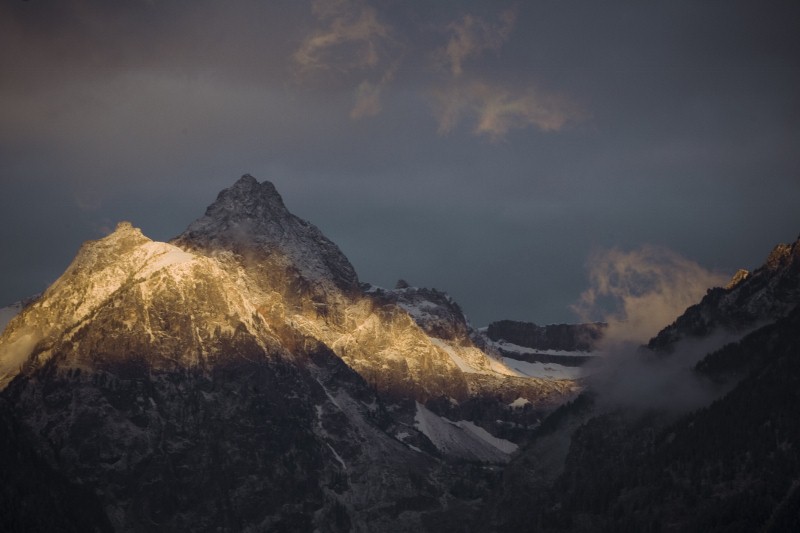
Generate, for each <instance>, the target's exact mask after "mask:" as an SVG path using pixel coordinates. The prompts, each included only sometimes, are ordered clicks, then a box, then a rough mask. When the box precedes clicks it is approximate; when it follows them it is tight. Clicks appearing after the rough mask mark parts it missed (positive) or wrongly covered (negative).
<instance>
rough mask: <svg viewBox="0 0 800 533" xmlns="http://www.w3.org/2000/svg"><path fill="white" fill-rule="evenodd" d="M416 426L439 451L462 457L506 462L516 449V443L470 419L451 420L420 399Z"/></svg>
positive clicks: (415, 418)
mask: <svg viewBox="0 0 800 533" xmlns="http://www.w3.org/2000/svg"><path fill="white" fill-rule="evenodd" d="M414 425H415V427H416V428H417V429H418V430H419V431H420V432H422V433H423V434H424V435H425V436H426V437H428V439H429V440H430V441H431V442H432V443H433V445H434V446H436V448H437V449H438V450H439V451H441V452H442V453H444V454H445V455H449V456H451V457H456V458H459V459H467V460H472V461H483V462H489V463H505V462H508V461H509V459H510V454H512V453H514V452H515V451H516V450H517V445H516V444H514V443H513V442H510V441H507V440H505V439H499V438H497V437H495V436H493V435H492V434H491V433H489V432H488V431H486V430H485V429H483V428H481V427H478V426H476V425H475V424H474V423H472V422H470V421H468V420H460V421H458V422H453V421H452V420H448V419H447V418H444V417H441V416H439V415H437V414H435V413H433V412H432V411H430V410H429V409H427V408H426V407H425V406H424V405H422V404H420V403H419V402H417V412H416V415H415V416H414Z"/></svg>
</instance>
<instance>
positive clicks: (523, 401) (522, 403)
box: [508, 396, 531, 409]
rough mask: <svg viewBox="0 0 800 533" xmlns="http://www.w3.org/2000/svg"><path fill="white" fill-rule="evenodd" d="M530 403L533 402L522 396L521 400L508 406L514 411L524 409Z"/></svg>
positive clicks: (518, 399)
mask: <svg viewBox="0 0 800 533" xmlns="http://www.w3.org/2000/svg"><path fill="white" fill-rule="evenodd" d="M529 403H531V402H529V401H528V399H527V398H523V397H521V396H520V397H519V398H517V399H516V400H514V401H513V402H511V403H510V404H508V406H509V407H511V408H512V409H522V408H523V407H525V406H526V405H528V404H529Z"/></svg>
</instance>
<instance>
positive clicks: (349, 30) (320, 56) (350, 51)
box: [294, 0, 389, 70]
mask: <svg viewBox="0 0 800 533" xmlns="http://www.w3.org/2000/svg"><path fill="white" fill-rule="evenodd" d="M311 9H312V13H313V14H314V16H315V18H316V19H317V20H318V21H319V22H321V23H323V24H324V27H323V28H321V29H319V30H317V31H315V32H314V33H312V34H311V35H309V36H308V37H307V38H306V39H305V40H304V41H303V43H302V45H301V46H300V48H299V49H298V50H297V51H296V52H295V54H294V59H295V61H296V62H297V63H298V64H299V65H300V66H301V67H303V68H305V69H321V68H325V69H340V70H350V69H355V68H373V67H375V66H376V65H377V64H378V63H379V61H380V59H381V54H380V52H379V49H380V48H381V46H382V42H383V41H385V40H386V39H388V37H389V27H388V26H387V25H385V24H383V23H382V22H381V21H380V20H379V19H378V15H377V12H376V10H375V8H373V7H372V6H370V5H367V4H366V3H365V2H363V1H359V0H336V1H327V0H316V1H315V2H313V3H312V7H311Z"/></svg>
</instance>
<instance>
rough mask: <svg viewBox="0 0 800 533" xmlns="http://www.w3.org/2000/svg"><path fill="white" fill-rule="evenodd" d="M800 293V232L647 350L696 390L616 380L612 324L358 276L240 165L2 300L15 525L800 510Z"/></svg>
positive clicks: (743, 523) (637, 523) (406, 522)
mask: <svg viewBox="0 0 800 533" xmlns="http://www.w3.org/2000/svg"><path fill="white" fill-rule="evenodd" d="M798 302H800V241H798V242H795V243H793V244H790V245H779V246H778V247H776V248H775V250H774V251H773V252H772V254H771V255H770V256H769V258H768V259H767V261H766V263H765V264H764V265H763V266H761V267H759V268H758V269H756V270H754V271H753V272H752V273H749V272H746V271H740V272H739V273H737V275H736V276H735V277H734V279H733V280H732V281H731V283H730V284H729V285H728V286H727V287H725V288H714V289H710V290H709V291H708V293H707V294H706V296H705V297H704V298H703V299H702V301H700V302H698V303H697V304H696V305H694V306H692V307H690V308H689V309H687V310H686V312H685V313H684V314H683V315H682V316H680V317H678V318H677V320H676V321H675V322H674V323H672V324H669V325H667V324H665V325H664V326H665V328H664V329H663V330H662V331H661V333H659V334H658V335H657V336H656V337H655V338H653V339H652V340H651V341H650V342H649V343H648V345H647V346H642V347H640V348H639V349H638V351H637V352H636V353H635V354H633V355H632V357H634V358H635V359H636V364H637V365H644V366H646V367H647V368H648V369H649V370H648V371H649V372H653V373H659V372H661V373H662V374H667V373H669V372H673V369H674V367H675V366H676V364H674V362H676V361H683V362H685V361H686V360H687V358H686V357H685V353H687V352H689V351H691V352H693V353H695V354H696V355H694V356H693V357H692V358H691V366H690V367H689V368H688V369H686V371H685V372H684V373H678V374H676V375H677V376H679V377H680V379H682V380H684V381H690V382H691V383H692V384H693V385H692V386H693V387H695V388H697V389H702V391H703V394H704V396H702V397H703V398H704V399H705V400H704V401H696V402H695V404H692V405H691V406H689V407H687V406H685V405H684V403H683V402H682V401H681V398H679V397H678V395H679V394H680V393H675V396H674V397H673V398H672V399H673V400H674V401H668V402H666V404H665V403H664V402H660V403H647V402H644V403H641V404H637V403H636V402H627V403H626V402H613V401H608V398H609V395H608V394H607V389H608V382H609V380H605V381H602V380H595V379H593V378H592V376H593V375H602V374H604V373H607V372H606V370H604V369H605V368H606V367H607V366H608V365H604V363H603V361H604V360H605V358H606V356H607V355H608V354H607V353H606V350H608V349H611V348H609V347H608V346H609V345H608V344H607V343H605V342H604V341H605V335H606V331H607V329H608V328H607V326H606V325H605V324H602V323H589V324H568V325H567V324H561V325H551V326H537V325H535V324H531V323H523V322H513V321H508V320H499V321H497V322H494V323H492V324H490V325H489V326H488V327H487V328H482V329H476V328H473V327H472V325H471V324H470V323H469V321H468V320H467V318H466V317H465V316H464V313H462V311H461V309H460V307H459V306H458V304H457V303H456V302H455V301H453V300H452V299H451V298H450V297H449V296H448V295H447V294H446V293H444V292H441V291H439V290H436V289H426V288H417V287H413V286H411V285H409V284H408V283H406V282H405V281H402V280H401V281H399V282H398V283H397V285H396V286H395V287H394V288H392V289H388V288H381V287H377V286H373V285H370V284H368V283H363V282H360V281H359V279H358V276H357V275H356V272H355V270H354V268H353V266H352V265H351V264H350V262H349V261H348V260H347V258H346V257H345V256H344V255H343V254H342V252H341V251H340V250H339V248H338V247H337V246H336V245H335V244H334V243H332V242H331V241H330V240H328V239H327V238H326V237H325V236H324V235H323V234H322V233H321V232H320V230H319V229H317V228H316V227H315V226H313V225H312V224H310V223H308V222H306V221H304V220H302V219H300V218H298V217H296V216H294V215H293V214H291V213H290V212H289V211H288V210H287V209H286V207H285V205H284V203H283V200H282V198H281V196H280V195H279V194H278V192H277V191H276V190H275V187H274V186H273V185H272V184H271V183H269V182H263V183H259V182H258V181H257V180H256V179H255V178H253V177H252V176H250V175H245V176H243V177H242V178H241V179H239V180H238V181H237V182H236V183H235V184H233V185H232V186H231V187H230V188H228V189H225V190H223V191H222V192H221V193H220V194H219V196H218V197H217V199H216V201H215V202H214V203H213V204H211V205H210V206H209V207H208V208H207V210H206V213H205V215H203V216H202V217H200V218H199V219H197V220H196V221H194V222H193V223H192V224H190V225H189V227H188V228H187V229H186V230H185V231H184V232H183V233H182V234H181V235H179V236H177V237H176V238H175V239H173V240H172V241H170V242H168V243H163V242H155V241H152V240H151V239H149V238H147V237H146V236H144V235H143V234H142V233H141V231H140V230H138V229H136V228H135V227H134V226H132V225H131V224H129V223H127V222H122V223H120V224H119V225H118V226H117V228H116V230H115V231H114V232H113V233H111V234H110V235H108V236H107V237H105V238H103V239H100V240H97V241H91V242H87V243H85V244H84V245H83V246H82V247H81V249H80V250H79V252H78V254H77V256H76V257H75V259H74V260H73V262H72V264H71V265H70V266H69V267H68V268H67V270H66V271H65V272H64V274H63V275H62V276H61V277H60V278H59V279H58V280H57V281H56V282H55V283H53V285H51V286H50V287H49V288H48V289H47V290H46V291H45V292H44V293H43V294H41V295H38V296H36V297H33V298H31V299H29V300H27V301H24V302H20V303H18V304H14V305H12V306H10V307H8V308H5V309H2V310H0V330H2V335H1V336H0V390H2V392H1V393H0V472H2V485H1V486H0V530H2V531H76V532H78V531H80V532H84V531H120V532H122V531H137V532H138V531H215V532H218V531H219V532H233V531H250V532H257V531H319V532H340V531H359V532H372V531H376V532H377V531H380V532H384V531H386V532H392V531H414V532H420V531H437V532H438V531H478V532H483V531H757V530H764V531H798V530H800V309H799V308H798V305H797V304H798ZM614 379H620V380H626V379H627V380H630V379H636V378H635V374H632V373H625V372H621V373H619V374H615V378H614ZM611 382H612V385H613V383H614V382H613V380H612V381H611ZM619 384H620V385H624V384H623V383H619ZM675 390H676V391H684V390H686V388H685V387H684V388H682V387H677V388H676V389H675ZM668 398H669V396H668Z"/></svg>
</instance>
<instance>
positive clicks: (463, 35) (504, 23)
mask: <svg viewBox="0 0 800 533" xmlns="http://www.w3.org/2000/svg"><path fill="white" fill-rule="evenodd" d="M497 19H498V20H497V22H490V21H486V20H484V19H481V18H479V17H476V16H473V15H470V14H467V15H464V16H463V17H462V18H461V19H459V20H457V21H455V22H452V23H450V24H449V25H448V27H447V30H448V32H449V33H450V39H449V40H448V41H447V45H445V47H444V48H442V49H441V50H439V52H438V55H439V57H440V58H441V60H442V61H443V62H445V63H448V64H449V69H450V72H451V73H452V74H453V76H460V75H461V74H462V73H463V64H464V61H466V60H467V59H468V58H470V57H474V56H479V55H480V54H482V53H483V52H484V51H488V50H498V49H499V48H500V47H501V46H502V45H503V43H505V42H506V41H507V40H508V38H509V36H510V35H511V32H512V31H513V29H514V23H515V22H516V13H515V12H514V10H511V9H508V10H505V11H503V12H502V13H500V15H499V16H498V17H497Z"/></svg>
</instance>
